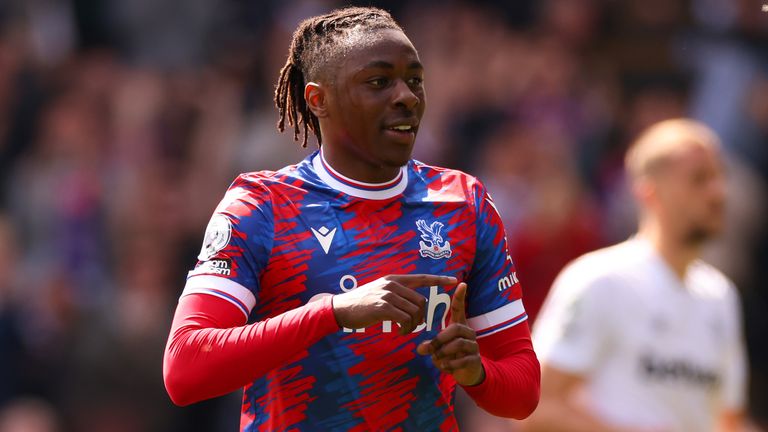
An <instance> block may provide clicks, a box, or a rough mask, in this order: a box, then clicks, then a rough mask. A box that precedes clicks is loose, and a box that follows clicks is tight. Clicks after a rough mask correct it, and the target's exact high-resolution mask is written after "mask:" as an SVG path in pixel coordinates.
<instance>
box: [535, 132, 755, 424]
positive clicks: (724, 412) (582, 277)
mask: <svg viewBox="0 0 768 432" xmlns="http://www.w3.org/2000/svg"><path fill="white" fill-rule="evenodd" d="M626 169H627V173H628V176H629V178H630V180H631V184H632V190H633V194H634V196H635V198H636V200H637V202H638V204H639V208H640V214H639V222H640V223H639V230H638V233H637V235H636V236H634V237H633V238H631V239H630V240H628V241H625V242H623V243H620V244H618V245H615V246H612V247H609V248H606V249H602V250H599V251H596V252H592V253H589V254H587V255H584V256H582V257H580V258H579V259H577V260H575V261H574V262H573V263H571V264H569V265H568V266H567V267H566V268H565V269H564V270H563V271H562V272H561V273H560V275H559V276H558V278H557V280H556V281H555V283H554V285H553V288H552V292H551V294H550V296H549V298H548V299H547V301H546V302H545V305H544V308H543V310H542V314H541V315H539V320H538V321H537V322H536V325H535V326H534V342H535V346H536V349H537V352H538V353H539V356H540V357H541V359H542V400H541V405H540V407H539V409H538V410H537V412H536V414H534V415H533V416H532V417H531V418H530V419H529V422H528V423H527V424H526V430H527V431H557V432H568V431H589V432H600V431H681V432H691V431H697V432H698V431H701V432H705V431H714V430H718V431H735V430H740V429H739V428H740V427H741V426H740V425H741V423H742V411H743V408H744V403H745V389H744V386H745V375H746V365H745V358H744V348H743V343H742V331H741V328H740V326H741V319H740V313H739V300H738V295H737V292H736V289H735V288H734V286H733V285H732V283H731V282H730V281H729V280H728V279H727V278H726V277H725V276H724V275H723V274H722V273H720V272H719V271H718V270H717V269H715V268H713V267H712V266H710V265H708V264H706V263H704V262H702V261H701V260H699V256H700V253H701V250H702V246H704V244H705V243H706V242H707V240H709V239H711V238H712V237H713V236H715V235H716V234H718V233H719V232H720V230H721V227H722V225H723V217H724V214H723V211H724V198H725V197H724V188H725V185H724V179H723V167H722V160H721V155H720V150H719V144H718V138H717V137H716V136H715V134H714V133H713V132H712V131H711V130H710V129H709V128H707V127H706V126H704V125H702V124H700V123H697V122H695V121H692V120H685V119H676V120H668V121H664V122H661V123H658V124H656V125H654V126H652V127H650V128H649V129H648V130H646V131H645V132H644V133H643V134H642V135H641V136H640V137H639V139H638V140H637V141H636V142H635V143H634V145H633V146H632V147H631V148H630V149H629V152H628V153H627V156H626Z"/></svg>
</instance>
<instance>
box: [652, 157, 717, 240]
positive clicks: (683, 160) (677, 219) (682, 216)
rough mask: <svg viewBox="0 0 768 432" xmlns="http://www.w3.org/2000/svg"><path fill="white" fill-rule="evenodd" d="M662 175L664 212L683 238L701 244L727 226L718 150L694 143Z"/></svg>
mask: <svg viewBox="0 0 768 432" xmlns="http://www.w3.org/2000/svg"><path fill="white" fill-rule="evenodd" d="M666 168H667V169H665V170H664V173H661V174H660V177H659V183H658V190H659V199H660V202H661V206H662V212H663V213H664V215H665V217H666V218H667V219H668V220H669V221H670V224H671V225H672V226H674V227H675V231H676V232H678V233H679V235H680V237H681V239H682V240H683V241H685V242H686V243H689V244H699V243H702V242H704V241H705V240H707V239H709V238H711V237H713V236H715V235H717V234H718V233H719V232H720V231H721V230H722V227H723V221H724V213H725V212H724V209H725V178H724V175H723V167H722V162H721V160H720V157H719V154H718V151H717V150H716V149H715V148H712V147H704V146H690V147H688V148H687V149H686V150H685V151H684V152H683V153H682V154H680V155H678V157H677V158H675V160H673V161H671V163H670V164H669V166H667V167H666Z"/></svg>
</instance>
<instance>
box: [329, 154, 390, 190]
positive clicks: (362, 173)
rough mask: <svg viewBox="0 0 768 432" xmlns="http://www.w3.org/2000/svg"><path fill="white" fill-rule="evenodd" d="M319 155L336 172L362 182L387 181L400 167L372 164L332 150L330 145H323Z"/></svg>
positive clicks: (380, 182) (375, 182)
mask: <svg viewBox="0 0 768 432" xmlns="http://www.w3.org/2000/svg"><path fill="white" fill-rule="evenodd" d="M320 157H322V158H323V161H324V162H325V163H326V164H327V165H328V166H330V167H331V168H333V170H334V171H336V172H337V173H339V174H341V175H343V176H344V177H346V178H348V179H351V180H355V181H358V182H362V183H370V184H382V183H388V182H390V181H392V180H394V179H395V178H396V177H397V176H398V175H399V174H400V170H401V167H393V166H387V165H377V164H373V163H370V162H368V161H366V160H365V159H363V158H361V157H358V156H356V155H350V154H348V153H345V152H339V151H334V150H333V149H331V148H330V147H328V148H326V147H323V148H322V149H321V150H320Z"/></svg>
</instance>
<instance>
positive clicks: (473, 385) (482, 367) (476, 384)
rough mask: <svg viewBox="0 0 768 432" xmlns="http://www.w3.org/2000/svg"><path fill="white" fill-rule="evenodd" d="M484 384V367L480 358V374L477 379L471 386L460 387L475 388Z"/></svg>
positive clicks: (463, 385)
mask: <svg viewBox="0 0 768 432" xmlns="http://www.w3.org/2000/svg"><path fill="white" fill-rule="evenodd" d="M484 382H485V365H484V364H483V361H482V358H481V360H480V374H479V375H478V378H477V379H476V380H475V381H474V382H473V383H471V384H462V387H476V386H479V385H481V384H483V383H484Z"/></svg>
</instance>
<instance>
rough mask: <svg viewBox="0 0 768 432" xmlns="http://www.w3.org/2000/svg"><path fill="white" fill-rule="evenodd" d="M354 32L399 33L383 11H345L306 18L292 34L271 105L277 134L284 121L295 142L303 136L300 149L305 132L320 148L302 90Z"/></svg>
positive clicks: (314, 119)
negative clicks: (276, 112)
mask: <svg viewBox="0 0 768 432" xmlns="http://www.w3.org/2000/svg"><path fill="white" fill-rule="evenodd" d="M356 28H362V29H364V30H380V29H396V30H402V29H401V28H400V26H399V25H398V24H397V23H396V22H395V20H394V19H393V18H392V16H391V15H390V14H389V13H388V12H386V11H384V10H381V9H377V8H368V7H348V8H343V9H337V10H335V11H333V12H331V13H328V14H325V15H320V16H316V17H312V18H308V19H306V20H304V21H302V22H301V24H299V27H298V28H297V29H296V31H295V32H294V33H293V39H292V41H291V48H290V50H289V52H288V59H287V60H286V62H285V66H283V68H282V69H281V70H280V78H279V79H278V81H277V88H276V89H275V105H277V110H278V113H279V116H280V120H279V121H278V122H277V130H279V131H280V132H284V131H285V123H286V120H287V121H288V125H289V126H293V139H294V140H295V141H298V140H299V136H301V135H302V133H303V138H302V143H301V146H302V147H306V146H307V138H308V135H309V131H312V133H314V134H315V137H317V144H318V146H320V145H321V144H322V137H321V136H320V123H319V121H318V119H317V117H316V116H315V115H314V114H313V113H312V111H310V110H309V107H308V106H307V101H306V100H304V87H305V86H306V84H307V82H308V81H312V80H314V79H316V78H317V76H318V74H319V73H321V72H323V71H324V70H325V66H326V65H327V63H328V60H329V59H332V58H334V57H335V56H334V54H336V53H337V51H339V50H340V49H341V48H342V47H341V45H342V44H341V43H340V40H341V36H344V35H346V34H347V33H348V32H350V31H351V30H353V29H356ZM302 129H303V131H302Z"/></svg>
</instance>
